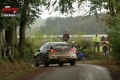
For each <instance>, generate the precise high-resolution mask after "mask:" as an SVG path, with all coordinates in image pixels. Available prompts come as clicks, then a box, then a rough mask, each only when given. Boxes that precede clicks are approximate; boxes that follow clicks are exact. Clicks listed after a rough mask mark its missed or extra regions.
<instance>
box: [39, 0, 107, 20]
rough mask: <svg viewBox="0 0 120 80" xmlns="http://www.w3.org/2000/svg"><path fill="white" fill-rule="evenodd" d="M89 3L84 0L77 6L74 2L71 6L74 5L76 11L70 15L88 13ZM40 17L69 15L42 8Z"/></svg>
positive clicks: (103, 10)
mask: <svg viewBox="0 0 120 80" xmlns="http://www.w3.org/2000/svg"><path fill="white" fill-rule="evenodd" d="M89 5H90V2H88V1H85V2H83V3H82V4H81V6H80V8H78V7H77V3H74V4H73V6H74V7H75V10H76V12H75V13H73V14H72V17H76V16H85V15H88V14H87V12H89V10H90V8H89V7H88V6H89ZM102 12H103V13H105V12H106V10H105V9H102ZM98 13H99V12H98ZM40 17H41V18H42V19H47V18H49V17H70V15H67V16H65V15H63V14H61V13H59V12H54V13H51V14H49V12H48V11H47V10H44V12H43V14H42V15H41V16H40Z"/></svg>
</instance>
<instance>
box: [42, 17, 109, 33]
mask: <svg viewBox="0 0 120 80" xmlns="http://www.w3.org/2000/svg"><path fill="white" fill-rule="evenodd" d="M101 17H102V15H101V16H99V17H96V16H95V15H91V16H78V17H65V18H62V17H50V18H48V19H47V20H46V23H45V26H41V28H40V32H43V34H49V32H50V31H51V30H52V31H54V33H55V34H58V27H59V34H60V35H62V34H63V33H64V31H65V30H66V31H68V32H69V34H71V35H72V34H74V35H76V34H79V32H82V33H83V34H95V33H99V34H104V33H105V32H104V29H105V28H106V27H107V26H106V25H105V23H104V22H102V21H101ZM45 29H46V30H47V31H46V32H45V31H44V30H45ZM50 29H51V30H50Z"/></svg>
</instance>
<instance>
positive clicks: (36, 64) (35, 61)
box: [34, 58, 39, 67]
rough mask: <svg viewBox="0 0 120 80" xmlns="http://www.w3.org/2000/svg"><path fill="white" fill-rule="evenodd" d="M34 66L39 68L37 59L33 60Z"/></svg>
mask: <svg viewBox="0 0 120 80" xmlns="http://www.w3.org/2000/svg"><path fill="white" fill-rule="evenodd" d="M34 66H35V67H39V64H38V63H37V59H36V58H35V59H34Z"/></svg>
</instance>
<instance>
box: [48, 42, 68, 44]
mask: <svg viewBox="0 0 120 80" xmlns="http://www.w3.org/2000/svg"><path fill="white" fill-rule="evenodd" d="M57 43H58V44H68V43H66V42H47V44H57Z"/></svg>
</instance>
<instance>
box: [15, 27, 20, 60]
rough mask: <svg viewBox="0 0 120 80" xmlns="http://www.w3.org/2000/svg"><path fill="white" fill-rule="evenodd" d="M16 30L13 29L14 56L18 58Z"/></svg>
mask: <svg viewBox="0 0 120 80" xmlns="http://www.w3.org/2000/svg"><path fill="white" fill-rule="evenodd" d="M18 53H19V52H18V38H17V30H16V28H15V29H14V58H15V59H16V60H19V54H18Z"/></svg>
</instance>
